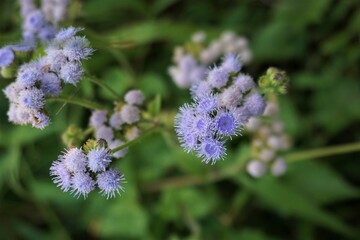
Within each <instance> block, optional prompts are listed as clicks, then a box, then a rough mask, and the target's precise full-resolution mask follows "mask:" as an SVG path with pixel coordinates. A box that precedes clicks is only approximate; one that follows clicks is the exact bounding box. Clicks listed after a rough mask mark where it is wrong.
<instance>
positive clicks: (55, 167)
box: [50, 161, 71, 192]
mask: <svg viewBox="0 0 360 240" xmlns="http://www.w3.org/2000/svg"><path fill="white" fill-rule="evenodd" d="M50 176H52V177H53V179H52V180H53V182H54V183H55V184H56V185H57V186H58V187H59V188H60V189H61V190H63V191H64V192H67V191H69V190H70V188H71V174H70V172H69V171H68V170H67V168H66V166H65V164H64V163H63V162H62V161H55V162H53V164H52V165H51V167H50Z"/></svg>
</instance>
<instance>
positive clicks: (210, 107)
mask: <svg viewBox="0 0 360 240" xmlns="http://www.w3.org/2000/svg"><path fill="white" fill-rule="evenodd" d="M196 102H197V106H196V110H197V111H198V112H200V113H211V112H213V111H216V110H217V108H218V105H219V102H218V98H217V96H216V95H210V96H202V97H200V98H196Z"/></svg>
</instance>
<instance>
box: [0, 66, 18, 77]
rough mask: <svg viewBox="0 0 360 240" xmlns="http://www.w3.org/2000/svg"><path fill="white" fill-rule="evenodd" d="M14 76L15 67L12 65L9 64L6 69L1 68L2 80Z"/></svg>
mask: <svg viewBox="0 0 360 240" xmlns="http://www.w3.org/2000/svg"><path fill="white" fill-rule="evenodd" d="M15 75H16V66H15V65H14V64H11V65H10V66H8V67H2V68H1V76H2V77H3V78H13V77H15Z"/></svg>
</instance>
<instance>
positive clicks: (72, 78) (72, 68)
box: [60, 62, 84, 86]
mask: <svg viewBox="0 0 360 240" xmlns="http://www.w3.org/2000/svg"><path fill="white" fill-rule="evenodd" d="M83 73H84V70H83V68H82V67H81V64H80V63H77V62H68V63H65V64H64V65H63V66H61V68H60V78H61V79H62V80H63V81H64V82H65V83H70V84H72V85H74V86H76V84H77V83H78V82H79V81H80V79H81V77H82V75H83Z"/></svg>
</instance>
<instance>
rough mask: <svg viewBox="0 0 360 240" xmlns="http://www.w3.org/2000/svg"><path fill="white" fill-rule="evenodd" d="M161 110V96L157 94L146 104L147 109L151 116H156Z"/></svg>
mask: <svg viewBox="0 0 360 240" xmlns="http://www.w3.org/2000/svg"><path fill="white" fill-rule="evenodd" d="M160 110H161V96H160V94H157V95H156V96H155V98H154V99H153V100H152V101H151V102H149V104H148V106H147V111H148V112H149V113H150V115H151V116H152V117H156V116H158V115H159V113H160Z"/></svg>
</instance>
